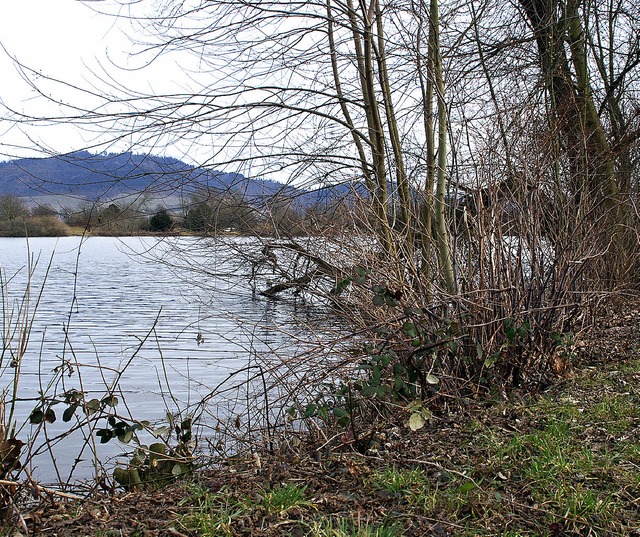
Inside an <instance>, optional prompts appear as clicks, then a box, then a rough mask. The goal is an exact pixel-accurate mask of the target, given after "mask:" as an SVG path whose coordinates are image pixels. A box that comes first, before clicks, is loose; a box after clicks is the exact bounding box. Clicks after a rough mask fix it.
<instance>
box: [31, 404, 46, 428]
mask: <svg viewBox="0 0 640 537" xmlns="http://www.w3.org/2000/svg"><path fill="white" fill-rule="evenodd" d="M43 420H44V412H42V410H40V409H39V408H36V409H35V410H34V411H33V412H31V415H30V416H29V423H31V424H32V425H39V424H40V423H42V421H43Z"/></svg>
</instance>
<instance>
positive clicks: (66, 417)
mask: <svg viewBox="0 0 640 537" xmlns="http://www.w3.org/2000/svg"><path fill="white" fill-rule="evenodd" d="M77 408H78V403H75V404H73V405H71V406H70V407H68V408H67V409H65V411H64V412H63V414H62V421H64V422H65V423H67V422H68V421H71V418H73V415H74V414H75V413H76V410H77Z"/></svg>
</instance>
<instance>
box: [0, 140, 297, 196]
mask: <svg viewBox="0 0 640 537" xmlns="http://www.w3.org/2000/svg"><path fill="white" fill-rule="evenodd" d="M204 188H210V189H216V190H221V191H223V190H224V191H226V190H233V191H236V192H238V193H239V194H242V195H243V196H245V197H246V198H247V199H255V200H258V199H259V198H263V197H269V196H273V195H275V194H277V193H279V192H281V191H282V190H283V189H285V190H287V189H289V188H290V187H286V186H284V185H282V184H281V183H277V182H275V181H269V180H264V179H249V178H247V177H244V176H243V175H241V174H238V173H226V172H220V171H216V170H208V169H205V168H196V167H194V166H190V165H188V164H185V163H184V162H181V161H180V160H178V159H175V158H171V157H159V156H153V155H139V154H134V153H130V152H127V153H118V154H99V155H96V154H92V153H89V152H87V151H78V152H74V153H69V154H66V155H60V156H55V157H47V158H25V159H18V160H12V161H7V162H1V163H0V195H13V196H19V197H32V196H43V195H46V196H51V195H58V196H76V197H81V198H84V199H87V200H92V201H94V200H98V199H104V198H114V197H118V196H121V195H126V194H131V193H142V192H144V193H149V194H150V195H153V196H168V195H173V196H176V195H182V196H189V195H192V194H194V193H196V192H197V191H198V190H201V189H204Z"/></svg>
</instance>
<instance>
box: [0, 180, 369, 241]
mask: <svg viewBox="0 0 640 537" xmlns="http://www.w3.org/2000/svg"><path fill="white" fill-rule="evenodd" d="M357 210H358V208H357V207H356V206H355V205H354V203H353V202H349V203H348V202H347V201H346V200H344V199H343V200H334V201H332V202H325V203H323V205H322V207H319V206H301V205H298V204H296V203H295V199H292V198H290V197H286V196H279V197H274V198H273V199H272V200H270V201H268V202H266V203H264V204H261V205H259V206H256V205H254V204H251V203H249V202H247V201H246V200H244V199H243V198H242V196H240V195H238V194H236V193H233V192H205V191H203V192H198V193H197V194H195V195H193V196H191V198H190V199H189V200H187V201H186V202H185V203H184V204H183V206H182V207H179V208H177V209H169V208H167V207H163V206H161V205H158V206H156V207H155V208H154V209H149V208H148V207H147V204H146V203H145V200H138V201H136V202H135V203H134V202H126V203H124V202H117V201H114V202H110V203H104V204H98V203H95V202H89V201H87V202H86V203H84V204H82V205H80V206H79V207H77V208H73V209H71V208H65V207H61V208H60V209H55V208H54V207H52V206H51V205H37V206H35V207H29V206H28V205H27V203H26V202H25V201H24V200H23V199H22V198H20V197H17V196H11V195H3V196H0V236H4V237H23V236H28V237H38V236H40V237H60V236H67V235H74V234H75V235H77V234H81V233H85V232H89V233H91V234H94V235H113V236H116V235H139V234H144V233H160V234H195V235H203V234H207V235H212V234H243V235H276V236H291V235H301V234H309V233H310V231H309V230H310V229H314V232H317V230H318V225H320V227H321V228H323V229H324V230H325V231H329V232H330V230H331V229H334V230H340V229H341V228H342V229H343V228H344V225H346V223H347V222H348V221H350V219H351V218H352V215H353V213H354V211H357Z"/></svg>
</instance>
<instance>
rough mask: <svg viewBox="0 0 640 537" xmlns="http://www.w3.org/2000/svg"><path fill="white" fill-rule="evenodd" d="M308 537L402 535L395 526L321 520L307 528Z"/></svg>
mask: <svg viewBox="0 0 640 537" xmlns="http://www.w3.org/2000/svg"><path fill="white" fill-rule="evenodd" d="M308 535H309V536H310V537H401V536H402V535H404V533H403V532H402V531H401V529H400V528H399V527H398V525H397V524H395V523H393V524H389V523H387V522H382V523H378V524H375V523H371V522H368V521H361V520H357V519H356V520H353V519H350V518H349V519H348V518H338V519H333V518H323V519H320V520H317V521H315V522H313V523H312V524H311V525H310V526H309V528H308Z"/></svg>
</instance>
